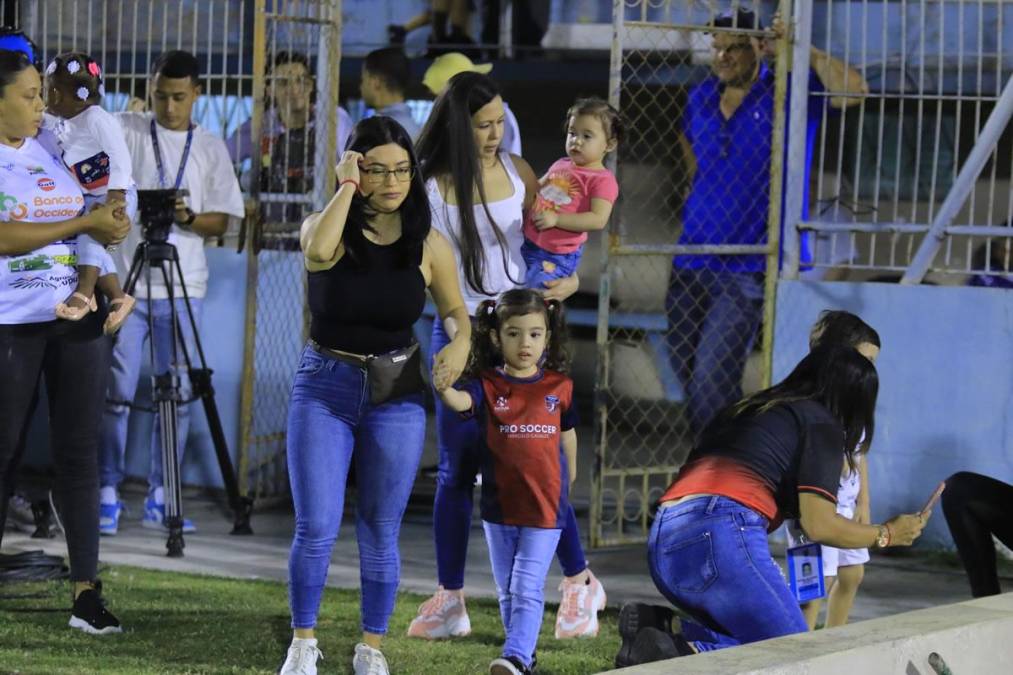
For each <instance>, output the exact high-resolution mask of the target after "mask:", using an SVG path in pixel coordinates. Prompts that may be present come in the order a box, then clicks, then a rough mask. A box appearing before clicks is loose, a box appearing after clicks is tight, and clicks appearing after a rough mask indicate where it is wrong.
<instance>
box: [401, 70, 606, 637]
mask: <svg viewBox="0 0 1013 675" xmlns="http://www.w3.org/2000/svg"><path fill="white" fill-rule="evenodd" d="M504 119H505V114H504V112H503V99H502V97H500V95H499V89H498V88H497V87H496V84H495V82H493V81H492V80H491V79H490V78H489V77H487V76H485V75H482V74H480V73H474V72H465V73H460V74H458V75H457V76H455V77H454V78H453V79H452V80H451V81H450V86H449V87H448V88H447V90H446V91H444V92H443V93H442V94H440V96H439V98H437V99H436V104H435V105H434V106H433V112H432V114H431V115H430V116H429V120H428V121H427V122H426V125H425V127H424V128H423V129H422V136H421V137H420V138H419V142H418V153H419V164H420V165H421V167H422V173H423V177H424V178H425V179H426V190H427V191H428V193H429V202H430V204H432V207H433V227H434V228H436V229H437V230H439V231H440V232H441V233H443V235H444V236H445V237H446V238H447V239H448V240H449V241H450V243H451V246H452V248H453V249H454V254H455V256H456V259H457V262H458V270H457V273H458V278H459V280H460V284H461V291H462V294H463V295H464V303H465V305H466V307H467V308H468V314H469V315H470V316H472V317H474V316H475V312H476V310H477V308H478V306H479V304H480V303H481V302H482V301H483V300H489V299H491V298H496V297H498V296H499V295H501V294H502V293H504V292H506V291H508V290H511V289H513V288H517V287H520V286H523V284H524V276H525V269H524V257H523V255H522V254H521V245H522V244H523V243H524V235H523V232H522V223H523V216H524V210H525V209H528V208H530V207H531V205H532V204H533V203H534V200H535V197H536V195H537V194H538V187H539V186H538V178H537V177H536V176H535V173H534V171H532V170H531V167H530V166H528V163H527V162H525V161H524V160H523V159H521V158H520V157H518V156H516V155H513V154H511V153H510V152H508V151H507V150H506V149H505V148H503V147H502V145H501V141H502V140H503V124H504ZM476 195H477V197H478V198H477V199H476ZM545 285H546V287H547V290H546V291H545V293H544V296H545V298H546V299H556V300H563V299H565V298H567V297H569V296H570V295H572V294H573V293H574V292H575V291H576V290H577V285H578V280H577V276H576V275H573V276H570V277H566V278H563V279H554V280H551V281H548V282H546V284H545ZM456 331H457V326H456V325H454V324H452V323H441V322H440V321H436V322H435V323H434V324H433V337H432V350H433V351H434V352H435V351H437V350H438V349H440V348H442V347H443V345H446V344H447V343H448V341H449V340H450V339H452V338H453V336H454V335H455V334H456ZM480 433H481V429H480V426H479V424H478V422H477V420H476V418H471V419H463V418H462V417H461V416H460V415H458V414H457V413H456V412H454V411H453V410H451V409H450V408H448V407H447V406H446V405H444V403H443V401H442V400H439V399H438V400H437V401H436V438H437V446H438V449H439V457H440V460H439V462H440V463H439V472H438V474H437V479H436V499H435V502H434V506H433V530H434V538H435V544H436V570H437V575H438V578H439V579H438V580H439V588H438V589H437V591H436V593H435V594H434V595H433V597H432V598H431V599H430V600H427V601H426V602H425V603H423V604H422V606H421V607H420V608H419V613H418V616H416V617H415V619H414V620H413V621H412V623H411V626H410V627H409V628H408V635H409V636H411V637H419V638H425V639H437V638H446V637H457V636H463V635H467V634H468V633H469V632H470V631H471V621H470V619H469V617H468V612H467V610H466V608H465V605H464V590H463V589H464V568H465V560H466V557H467V552H468V537H469V535H470V532H471V515H472V506H473V504H472V502H473V499H474V484H475V477H476V475H477V474H478V465H477V463H476V461H477V456H476V448H477V447H478V443H479V438H480ZM566 518H567V520H566V524H565V525H564V527H563V532H562V534H561V536H560V542H559V546H558V547H557V549H556V551H557V556H558V557H559V558H560V562H561V564H562V566H563V574H564V576H565V577H566V578H565V579H564V583H563V586H562V588H561V589H560V590H562V591H563V602H562V603H561V604H560V612H559V614H558V615H557V621H556V636H557V637H560V638H563V637H575V636H576V635H591V634H594V633H595V632H597V625H598V624H597V620H596V619H597V611H598V609H600V608H601V605H602V604H603V602H604V599H605V592H604V590H603V589H602V587H601V584H600V583H598V581H597V579H595V577H594V576H593V575H592V574H591V572H590V570H589V569H588V567H587V560H586V558H585V557H584V550H583V547H582V546H581V541H580V532H579V531H578V529H577V519H576V515H575V514H574V513H573V509H572V507H571V508H569V509H568V510H567V516H566Z"/></svg>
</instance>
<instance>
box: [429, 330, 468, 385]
mask: <svg viewBox="0 0 1013 675" xmlns="http://www.w3.org/2000/svg"><path fill="white" fill-rule="evenodd" d="M468 351H469V345H468V344H466V343H461V342H460V341H454V342H451V343H450V344H448V345H447V346H446V347H444V348H443V349H441V350H440V351H439V352H438V353H437V354H436V358H434V359H433V388H434V389H436V391H438V392H440V391H444V390H446V389H449V388H450V386H451V385H453V384H454V382H457V378H459V377H460V376H461V373H462V372H464V367H465V366H466V365H467V364H468Z"/></svg>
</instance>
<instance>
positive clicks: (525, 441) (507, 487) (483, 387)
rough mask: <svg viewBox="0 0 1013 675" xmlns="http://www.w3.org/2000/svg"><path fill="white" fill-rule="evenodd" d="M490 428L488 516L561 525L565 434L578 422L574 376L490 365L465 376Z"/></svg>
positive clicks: (475, 409)
mask: <svg viewBox="0 0 1013 675" xmlns="http://www.w3.org/2000/svg"><path fill="white" fill-rule="evenodd" d="M459 388H460V389H461V390H462V391H466V392H468V393H469V394H470V395H471V400H472V410H471V411H470V412H469V413H465V414H475V415H477V416H478V418H479V424H480V425H481V428H482V434H481V440H480V442H479V446H480V452H481V465H482V519H483V520H487V521H489V522H491V523H499V524H501V525H518V526H523V527H543V528H561V527H562V526H563V522H564V519H565V518H564V514H565V513H566V510H567V508H568V501H567V500H568V499H569V484H570V480H569V469H568V467H567V463H566V456H565V455H564V453H563V445H562V442H561V435H562V433H563V432H564V431H568V430H570V429H573V428H574V427H575V426H576V425H577V413H576V410H575V409H574V406H573V381H572V380H571V379H570V378H568V377H566V376H565V375H563V374H561V373H557V372H555V371H552V370H544V371H539V372H538V373H537V374H535V375H533V376H532V377H529V378H516V377H511V376H509V375H507V374H506V373H504V372H503V371H501V370H498V369H497V370H487V371H485V372H483V373H482V375H481V377H480V378H479V379H477V380H472V381H469V382H466V383H463V384H461V385H460V386H459Z"/></svg>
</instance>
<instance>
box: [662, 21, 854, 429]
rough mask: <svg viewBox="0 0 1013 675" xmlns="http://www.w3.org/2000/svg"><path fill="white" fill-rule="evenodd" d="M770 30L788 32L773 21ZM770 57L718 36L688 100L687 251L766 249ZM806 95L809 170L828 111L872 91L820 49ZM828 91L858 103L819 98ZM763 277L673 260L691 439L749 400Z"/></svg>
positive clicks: (751, 269)
mask: <svg viewBox="0 0 1013 675" xmlns="http://www.w3.org/2000/svg"><path fill="white" fill-rule="evenodd" d="M711 25H712V26H714V27H716V28H741V29H743V30H757V29H761V28H762V25H761V24H760V22H759V18H758V17H757V16H756V15H755V14H754V13H753V12H751V11H749V10H745V9H738V10H736V11H734V12H729V13H725V14H722V15H719V16H718V17H717V18H715V19H714V21H713V22H712V23H711ZM773 28H774V31H775V32H780V31H781V30H782V27H781V22H780V20H779V19H778V18H777V17H776V16H775V18H774V26H773ZM765 48H766V44H765V41H764V40H762V39H760V38H757V37H753V36H752V35H750V34H749V33H738V32H735V31H721V32H716V33H715V34H714V43H713V49H714V61H713V63H712V66H711V67H712V70H713V72H712V74H711V75H710V76H709V77H707V79H705V80H704V81H703V82H701V83H700V84H698V85H697V86H695V87H694V88H693V89H692V90H691V91H690V93H689V97H688V100H687V104H686V109H685V111H684V113H683V117H682V135H681V137H680V145H681V147H682V151H683V153H684V155H685V157H686V163H687V174H688V176H689V182H690V184H691V187H690V190H689V194H688V196H687V198H686V201H685V204H684V207H683V229H682V235H681V236H680V238H679V244H681V245H714V244H727V245H756V244H764V243H766V241H767V215H768V208H769V204H770V154H771V142H772V136H773V129H774V72H773V70H772V69H771V68H769V67H768V66H767V64H766V63H764V62H763V60H762V57H763V54H764V50H765ZM809 91H810V94H811V95H810V97H809V113H808V119H807V124H806V167H807V171H808V167H809V166H810V164H811V159H812V153H813V148H814V145H815V140H816V132H817V131H818V129H819V123H820V120H821V119H822V118H823V115H824V112H825V107H826V106H827V105H828V104H829V106H830V107H831V108H843V107H845V106H847V105H851V104H854V103H858V102H859V101H860V100H861V99H860V98H859V96H860V95H862V94H864V93H866V92H867V91H868V88H867V85H866V84H865V81H864V80H863V79H862V76H861V75H860V74H859V73H858V72H857V71H855V70H854V69H852V68H849V67H848V66H847V65H846V64H844V63H843V62H841V61H839V60H838V59H835V58H833V57H832V56H830V55H829V54H827V53H825V52H822V51H820V50H818V49H816V48H813V49H812V54H811V72H810V76H809ZM827 91H831V92H847V93H849V94H851V95H852V96H851V97H828V96H826V95H820V94H821V93H824V92H827ZM789 98H790V96H789ZM785 147H786V148H787V143H786V144H785ZM806 182H808V181H806ZM807 201H808V190H807V191H806V194H805V196H804V197H803V203H804V204H805V203H806V202H807ZM803 208H805V207H803ZM764 269H765V258H764V256H763V255H678V256H676V257H675V258H674V259H673V261H672V276H671V279H670V282H669V289H668V295H667V298H666V303H665V304H666V311H667V314H668V320H669V329H670V330H669V334H668V342H669V347H670V350H671V359H672V366H673V368H674V369H675V371H676V372H677V373H678V374H679V377H680V379H681V381H682V383H683V386H684V388H685V391H686V397H687V414H688V418H689V423H690V426H691V428H692V430H693V431H694V433H697V432H699V431H700V430H701V429H702V428H703V427H704V426H705V425H706V424H707V423H708V422H709V421H710V420H711V419H712V418H713V417H714V415H715V414H716V413H717V412H718V411H719V410H721V408H723V407H724V406H726V405H728V404H729V403H731V402H733V401H735V400H737V399H738V398H740V396H741V394H742V372H743V369H744V367H745V362H746V358H747V357H748V355H749V353H750V351H751V350H752V346H753V342H754V340H755V338H756V334H757V331H758V329H759V326H760V320H761V316H762V310H763V273H764Z"/></svg>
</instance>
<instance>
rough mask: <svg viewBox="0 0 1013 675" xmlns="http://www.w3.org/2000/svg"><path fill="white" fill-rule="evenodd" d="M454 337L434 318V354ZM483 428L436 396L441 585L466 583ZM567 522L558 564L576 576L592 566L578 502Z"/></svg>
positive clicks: (435, 511) (435, 519) (436, 518)
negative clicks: (579, 525)
mask: <svg viewBox="0 0 1013 675" xmlns="http://www.w3.org/2000/svg"><path fill="white" fill-rule="evenodd" d="M449 342H450V338H449V337H448V336H447V333H446V331H445V330H444V329H443V324H442V322H441V321H440V320H439V317H437V319H436V321H434V322H433V338H432V342H431V345H432V353H431V354H430V357H429V358H430V364H429V365H430V367H432V359H433V357H434V356H435V355H436V354H437V353H438V352H439V351H440V350H441V349H443V348H444V347H445V346H446V345H447V344H449ZM480 433H481V428H480V425H479V417H478V416H473V417H469V418H464V417H462V416H461V415H460V414H459V413H457V412H454V411H453V410H451V409H450V408H448V407H447V406H446V405H444V404H443V400H442V399H440V397H439V396H437V397H436V444H437V446H438V449H439V453H440V464H439V471H438V473H437V476H436V499H435V502H434V504H433V531H434V532H433V534H434V539H435V541H436V572H437V576H438V577H439V582H440V585H442V586H443V587H444V588H446V589H448V590H458V589H460V588H463V587H464V566H465V561H466V559H467V556H468V537H469V534H470V532H471V513H472V508H473V506H474V499H475V476H477V475H478V471H479V462H480V457H479V453H478V444H479V434H480ZM567 508H568V511H567V514H566V525H565V527H564V528H563V531H562V535H561V536H560V538H559V548H558V550H557V554H558V555H559V564H560V567H562V569H563V575H564V576H568V577H572V576H576V575H578V574H580V573H581V572H583V571H584V570H585V569H586V568H587V559H586V558H585V557H584V547H583V546H582V545H581V541H580V530H579V529H577V516H576V514H575V513H574V511H573V506H572V505H568V506H567Z"/></svg>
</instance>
